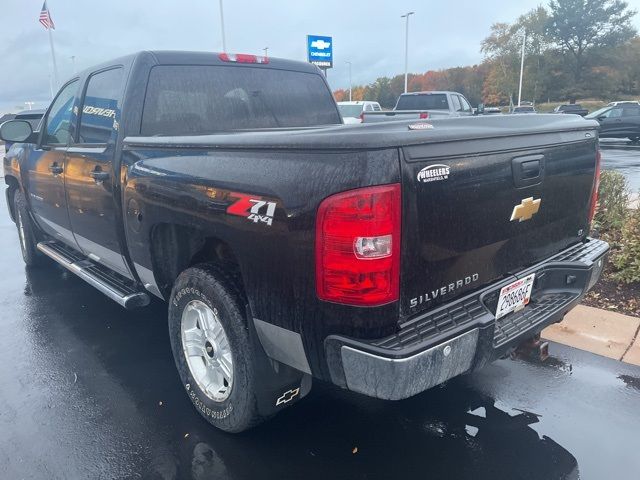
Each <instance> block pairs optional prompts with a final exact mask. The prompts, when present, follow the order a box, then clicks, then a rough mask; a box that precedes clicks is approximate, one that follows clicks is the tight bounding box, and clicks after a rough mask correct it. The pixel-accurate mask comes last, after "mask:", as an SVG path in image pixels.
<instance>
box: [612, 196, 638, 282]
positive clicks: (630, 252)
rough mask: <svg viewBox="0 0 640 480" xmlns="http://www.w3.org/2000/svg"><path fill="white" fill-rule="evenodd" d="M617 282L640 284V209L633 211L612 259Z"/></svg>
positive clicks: (621, 233) (623, 228)
mask: <svg viewBox="0 0 640 480" xmlns="http://www.w3.org/2000/svg"><path fill="white" fill-rule="evenodd" d="M612 261H613V265H614V266H615V267H616V269H617V272H616V273H615V274H614V277H615V278H616V280H618V281H621V282H624V283H633V282H640V208H636V209H635V210H631V214H630V215H629V217H628V218H627V221H626V222H625V224H624V226H623V227H622V231H621V232H620V241H619V245H618V250H617V251H616V252H615V254H614V255H613V258H612Z"/></svg>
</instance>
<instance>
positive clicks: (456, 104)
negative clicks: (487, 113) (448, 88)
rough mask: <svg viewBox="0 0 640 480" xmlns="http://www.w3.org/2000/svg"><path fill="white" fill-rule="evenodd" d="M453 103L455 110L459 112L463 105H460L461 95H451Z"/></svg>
mask: <svg viewBox="0 0 640 480" xmlns="http://www.w3.org/2000/svg"><path fill="white" fill-rule="evenodd" d="M451 103H452V104H453V110H454V111H455V112H459V111H461V110H462V105H460V97H458V95H451Z"/></svg>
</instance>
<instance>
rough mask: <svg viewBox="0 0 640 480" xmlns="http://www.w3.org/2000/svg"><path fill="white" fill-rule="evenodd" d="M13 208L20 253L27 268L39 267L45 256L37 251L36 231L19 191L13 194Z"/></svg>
mask: <svg viewBox="0 0 640 480" xmlns="http://www.w3.org/2000/svg"><path fill="white" fill-rule="evenodd" d="M13 206H14V212H15V217H16V228H17V230H18V239H19V241H20V251H21V252H22V258H23V259H24V263H25V264H26V265H27V267H39V266H41V265H43V264H44V262H45V256H44V255H43V254H42V253H41V252H40V250H38V248H37V246H36V245H38V238H37V236H36V229H35V226H34V225H33V222H32V221H31V217H30V216H29V213H28V211H27V204H26V201H25V199H24V195H23V194H22V192H21V191H20V190H16V191H15V193H14V194H13Z"/></svg>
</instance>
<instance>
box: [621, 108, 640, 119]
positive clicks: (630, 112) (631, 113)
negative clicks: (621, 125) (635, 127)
mask: <svg viewBox="0 0 640 480" xmlns="http://www.w3.org/2000/svg"><path fill="white" fill-rule="evenodd" d="M622 116H623V117H637V116H640V107H626V108H624V109H623V110H622Z"/></svg>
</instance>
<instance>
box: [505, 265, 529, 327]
mask: <svg viewBox="0 0 640 480" xmlns="http://www.w3.org/2000/svg"><path fill="white" fill-rule="evenodd" d="M535 278H536V274H535V273H532V274H531V275H529V276H527V277H525V278H521V279H520V280H516V281H515V282H513V283H511V284H509V285H507V286H506V287H502V290H500V298H498V308H497V309H496V320H497V319H498V318H502V317H504V316H505V315H506V314H508V313H511V312H513V311H516V310H522V309H523V308H524V307H525V305H527V304H528V303H529V300H531V290H533V280H534V279H535Z"/></svg>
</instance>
